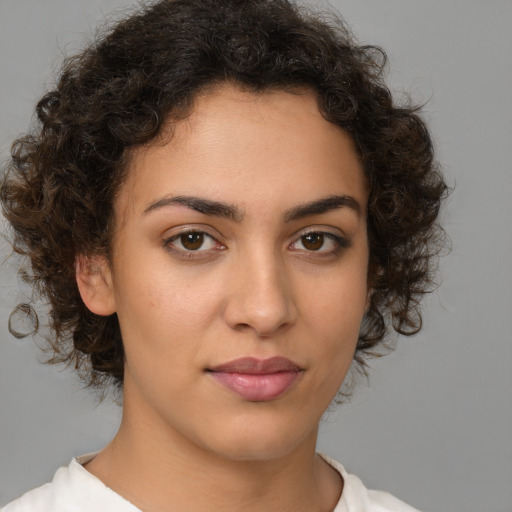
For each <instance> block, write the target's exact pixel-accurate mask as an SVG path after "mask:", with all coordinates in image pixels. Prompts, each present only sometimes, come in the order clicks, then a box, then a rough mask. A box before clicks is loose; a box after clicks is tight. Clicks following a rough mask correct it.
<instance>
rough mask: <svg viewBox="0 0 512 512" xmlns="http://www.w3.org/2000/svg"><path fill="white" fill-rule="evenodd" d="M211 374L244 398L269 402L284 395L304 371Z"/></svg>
mask: <svg viewBox="0 0 512 512" xmlns="http://www.w3.org/2000/svg"><path fill="white" fill-rule="evenodd" d="M210 375H211V376H212V377H213V378H214V379H215V380H216V381H217V382H220V383H221V384H222V385H224V386H225V387H226V388H228V389H230V390H231V391H233V392H234V393H236V394H237V395H239V396H240V397H242V398H243V399H244V400H249V401H252V402H268V401H270V400H274V399H276V398H279V397H280V396H282V395H284V394H285V393H286V392H287V391H288V390H289V389H290V388H291V387H292V385H293V384H294V383H295V382H296V381H297V380H298V379H299V378H300V376H301V375H302V372H298V371H290V372H278V373H266V374H247V373H230V372H210Z"/></svg>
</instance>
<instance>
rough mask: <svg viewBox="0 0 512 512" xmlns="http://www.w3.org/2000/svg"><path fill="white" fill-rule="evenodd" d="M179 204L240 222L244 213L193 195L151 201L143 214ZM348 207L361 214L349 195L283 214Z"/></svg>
mask: <svg viewBox="0 0 512 512" xmlns="http://www.w3.org/2000/svg"><path fill="white" fill-rule="evenodd" d="M173 205H181V206H186V207H187V208H190V209H192V210H195V211H197V212H199V213H203V214H204V215H212V216H216V217H224V218H227V219H231V220H234V221H235V222H240V221H241V220H242V219H243V217H244V214H243V212H242V211H241V210H240V209H239V208H238V207H236V206H234V205H230V204H226V203H220V202H218V201H212V200H210V199H204V198H200V197H194V196H168V197H163V198H161V199H159V200H158V201H155V202H154V203H151V204H150V205H149V206H148V207H147V208H146V209H145V210H144V215H146V214H148V213H150V212H152V211H154V210H158V209H159V208H164V207H165V206H173ZM345 206H346V207H348V208H351V209H352V210H354V211H355V212H356V213H357V214H358V215H360V214H361V212H362V208H361V205H360V204H359V203H358V202H357V201H356V200H355V199H354V198H353V197H351V196H345V195H344V196H329V197H325V198H323V199H317V200H315V201H311V202H309V203H306V204H301V205H298V206H295V207H293V208H291V209H290V210H288V211H287V212H286V213H285V215H284V220H285V222H291V221H294V220H299V219H303V218H304V217H310V216H312V215H320V214H322V213H327V212H329V211H331V210H337V209H338V208H343V207H345Z"/></svg>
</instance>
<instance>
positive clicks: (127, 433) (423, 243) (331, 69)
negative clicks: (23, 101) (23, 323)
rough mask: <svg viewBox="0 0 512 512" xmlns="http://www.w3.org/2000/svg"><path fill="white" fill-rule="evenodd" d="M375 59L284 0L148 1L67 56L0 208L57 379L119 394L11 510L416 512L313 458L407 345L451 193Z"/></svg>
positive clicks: (414, 119) (412, 113)
mask: <svg viewBox="0 0 512 512" xmlns="http://www.w3.org/2000/svg"><path fill="white" fill-rule="evenodd" d="M383 60H384V59H383V53H382V52H381V51H380V50H378V49H377V48H368V47H359V46H357V44H356V43H355V42H354V41H353V40H352V38H351V37H350V35H349V34H348V33H347V31H346V29H344V27H343V26H342V24H341V23H340V22H337V23H336V24H334V23H333V24H331V25H330V24H328V23H326V22H325V21H322V20H321V19H320V17H315V16H313V15H307V14H305V13H303V12H300V11H299V10H298V9H297V8H296V7H294V6H293V5H291V4H289V3H288V2H287V1H283V0H278V1H272V2H269V1H266V0H255V1H240V0H228V1H226V0H222V1H221V0H192V1H190V0H187V1H185V0H183V1H169V0H167V1H161V2H158V3H156V4H154V5H153V6H149V7H147V8H145V9H142V10H141V11H140V12H139V13H137V14H134V15H132V16H131V17H130V18H128V19H126V20H125V21H123V22H121V23H119V24H118V25H117V26H115V27H114V28H113V29H112V30H111V31H110V32H109V33H108V34H106V35H105V36H104V37H102V38H100V39H98V41H96V42H95V44H93V45H91V46H90V47H89V48H88V49H87V50H85V51H84V52H83V53H82V54H81V55H78V56H76V57H74V58H72V59H69V60H68V61H67V62H66V63H65V65H64V67H63V71H62V74H61V78H60V81H59V84H58V86H57V88H56V89H55V90H54V91H51V92H49V93H48V94H47V95H46V96H45V97H44V98H43V99H42V100H41V101H40V103H39V105H38V109H37V113H38V118H39V126H38V128H36V131H35V132H34V133H33V134H32V135H30V136H28V137H25V138H22V139H20V140H19V141H17V143H16V144H15V146H14V148H13V157H12V162H11V165H10V169H9V170H10V172H9V173H8V175H7V176H6V180H5V182H4V184H3V186H2V189H1V199H2V204H3V208H4V213H5V215H6V217H7V219H8V220H9V221H10V223H11V224H12V226H13V230H14V234H15V239H14V241H13V244H14V247H15V249H16V250H17V251H18V252H20V253H22V254H27V255H28V256H29V257H30V259H31V264H32V271H33V276H32V279H33V283H34V285H35V286H36V287H38V288H39V289H41V290H42V292H43V294H44V295H45V297H46V298H47V299H48V300H49V302H50V305H51V308H52V309H51V315H50V318H51V327H52V329H53V342H52V343H53V348H54V350H55V354H56V357H55V359H56V360H61V361H71V362H73V363H74V364H75V365H76V366H77V369H78V370H79V371H80V372H81V374H82V375H83V376H84V377H85V378H86V379H87V381H88V382H89V383H90V384H92V385H95V386H99V387H101V386H105V385H107V384H109V383H110V382H114V383H115V384H117V385H118V386H119V388H120V389H122V392H123V402H124V403H123V419H122V422H121V426H120V428H119V431H118V433H117V435H116V436H115V438H114V439H113V440H112V442H111V443H110V444H109V445H108V446H107V447H106V448H104V449H103V450H102V451H101V452H99V453H97V454H92V455H89V456H85V457H81V458H78V459H73V461H72V462H71V464H70V465H69V467H67V468H62V469H61V470H59V471H58V472H57V474H56V476H55V479H54V480H53V482H52V483H51V484H47V485H46V486H43V487H42V488H39V489H36V490H34V491H31V492H29V493H27V494H26V495H25V496H23V497H22V498H20V499H19V500H17V501H15V502H13V503H11V504H10V505H7V507H5V509H4V510H5V511H6V512H13V511H31V510H37V511H46V510H52V511H61V510H62V511H64V510H70V509H72V510H81V511H82V510H83V511H86V510H87V511H89V510H90V511H93V510H94V511H97V510H103V509H104V510H112V511H118V510H119V511H125V510H126V511H129V510H131V511H133V510H144V511H152V510H159V511H167V510H169V511H171V510H201V511H207V510H248V511H251V510H254V511H259V510H261V511H263V510H265V511H268V510H282V511H287V510H289V511H301V510H304V511H332V510H335V511H337V512H340V511H342V510H343V511H361V510H362V511H377V510H378V511H381V510H384V511H411V510H413V509H412V508H411V507H408V506H407V505H405V504H404V503H402V502H401V501H399V500H397V499H395V498H393V497H391V496H390V495H388V494H386V493H381V492H375V491H368V490H367V489H366V488H365V487H364V486H363V484H362V483H361V482H360V481H359V480H358V479H357V478H356V477H355V476H353V475H349V474H348V473H347V472H346V471H345V470H344V468H343V467H342V466H341V465H340V464H339V463H337V462H334V461H332V460H330V459H329V458H327V457H325V456H320V455H317V454H316V453H315V447H316V439H317V432H318V424H319V421H320V418H321V416H322V414H323V413H324V411H325V410H326V408H327V407H328V406H329V404H330V403H331V402H332V400H333V399H335V397H336V394H337V392H338V390H339V388H340V386H341V385H342V382H343V379H344V377H345V375H346V374H347V371H348V369H349V367H350V366H351V364H352V363H353V362H354V364H356V365H358V366H359V368H360V369H361V370H364V361H365V357H368V356H370V355H372V354H374V353H378V352H379V350H381V349H380V347H381V346H382V345H383V342H384V341H385V339H386V336H387V335H388V333H389V331H390V330H391V328H392V329H394V330H395V331H397V332H400V333H403V334H413V333H415V332H417V331H418V330H419V328H420V326H421V316H420V313H419V310H418V304H419V300H420V298H421V296H422V295H423V294H424V293H425V292H426V291H427V290H428V289H429V286H430V280H431V273H432V269H433V266H432V262H433V258H434V256H435V254H436V253H437V251H438V239H439V228H438V227H437V226H436V218H437V214H438V211H439V206H440V201H441V199H442V198H443V196H444V195H445V191H446V186H445V184H444V182H443V180H442V178H441V177H440V175H439V173H438V170H437V168H436V166H435V163H434V160H433V154H432V146H431V142H430V138H429V135H428V132H427V130H426V128H425V125H424V123H423V122H422V121H421V119H420V118H419V117H418V115H417V113H416V109H415V108H413V107H404V106H400V107H399V106H396V105H394V104H393V101H392V98H391V95H390V93H389V91H388V90H387V88H386V87H385V85H384V83H383V82H382V78H381V70H382V64H383Z"/></svg>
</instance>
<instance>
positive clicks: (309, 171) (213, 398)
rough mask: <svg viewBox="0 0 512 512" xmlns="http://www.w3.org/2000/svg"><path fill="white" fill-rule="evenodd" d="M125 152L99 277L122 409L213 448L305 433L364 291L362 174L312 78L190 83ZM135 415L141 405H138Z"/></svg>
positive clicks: (313, 427) (280, 449)
mask: <svg viewBox="0 0 512 512" xmlns="http://www.w3.org/2000/svg"><path fill="white" fill-rule="evenodd" d="M167 135H168V136H167V137H165V136H164V137H162V139H161V140H159V141H158V142H156V143H153V144H152V145H150V146H147V147H143V148H139V149H136V150H135V151H134V152H133V155H132V158H131V161H130V165H129V169H128V174H127V179H126V181H125V183H124V184H123V186H122V187H121V190H120V193H119V196H118V200H117V203H116V205H115V212H116V222H117V231H116V233H115V235H114V241H113V257H112V263H111V267H110V268H109V270H108V276H106V279H105V282H106V286H108V293H110V294H111V303H112V308H113V309H115V311H116V312H117V315H118V318H119V322H120V326H121V331H122V336H123V341H124V346H125V352H126V366H125V414H127V415H129V416H131V417H132V421H134V422H137V421H144V422H145V423H146V424H147V425H151V428H152V429H153V430H154V432H160V433H163V432H165V435H166V436H168V437H169V438H172V439H180V440H181V442H182V443H189V445H190V446H196V447H200V448H201V449H204V450H207V451H208V452H212V453H215V454H217V455H220V456H222V457H225V458H229V459H237V460H248V459H263V458H274V457H278V456H280V455H284V454H285V453H289V452H292V451H293V450H294V449H296V448H297V447H299V446H300V445H301V444H303V443H311V442H314V440H315V439H316V432H317V426H318V422H319V420H320V418H321V415H322V413H323V412H324V411H325V409H326V408H327V406H328V405H329V403H330V402H331V400H332V399H333V397H334V396H335V395H336V393H337V391H338V389H339V387H340V385H341V383H342V380H343V378H344V376H345V375H346V373H347V370H348V368H349V366H350V363H351V361H352V358H353V354H354V351H355V347H356V342H357V338H358V332H359V327H360V323H361V318H362V316H363V314H364V311H365V308H366V303H367V295H368V289H367V266H368V245H367V235H366V217H365V211H366V201H367V185H366V182H365V178H364V175H363V172H362V169H361V165H360V162H359V159H358V157H357V154H356V152H355V149H354V146H353V143H352V141H351V139H350V138H349V136H348V135H346V134H345V133H344V132H343V131H342V130H341V129H340V128H339V127H336V126H335V125H333V124H331V123H329V122H327V121H326V120H324V119H323V118H322V116H321V115H320V113H319V111H318V107H317V103H316V100H315V97H314V95H313V94H312V93H310V92H302V93H300V94H291V93H287V92H283V91H276V92H267V93H264V94H261V95H253V94H250V93H247V92H242V91H241V90H239V89H236V88H234V87H228V86H224V87H222V88H219V89H218V90H216V91H215V92H213V93H209V94H207V95H204V96H201V97H199V98H198V99H197V100H196V102H195V106H194V109H193V111H192V113H191V115H190V116H189V117H188V118H187V119H186V120H182V121H179V122H178V123H177V124H176V125H175V128H174V130H173V132H172V137H171V136H170V133H168V134H167ZM142 418H143V419H142Z"/></svg>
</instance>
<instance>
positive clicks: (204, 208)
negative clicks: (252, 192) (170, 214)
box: [144, 196, 243, 222]
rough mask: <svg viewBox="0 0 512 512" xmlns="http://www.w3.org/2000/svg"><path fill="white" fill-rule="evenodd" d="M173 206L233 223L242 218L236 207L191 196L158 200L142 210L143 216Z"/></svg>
mask: <svg viewBox="0 0 512 512" xmlns="http://www.w3.org/2000/svg"><path fill="white" fill-rule="evenodd" d="M173 205H182V206H186V207H187V208H190V209H192V210H196V211H197V212H199V213H204V214H205V215H214V216H216V217H225V218H227V219H231V220H234V221H235V222H240V221H241V220H242V217H243V213H242V212H241V211H240V209H239V208H237V207H236V206H233V205H229V204H225V203H219V202H217V201H211V200H209V199H203V198H199V197H193V196H169V197H163V198H162V199H159V200H158V201H155V202H154V203H151V204H150V205H149V206H148V207H147V208H146V209H145V210H144V215H146V214H148V213H150V212H152V211H154V210H158V209H159V208H163V207H165V206H173Z"/></svg>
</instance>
